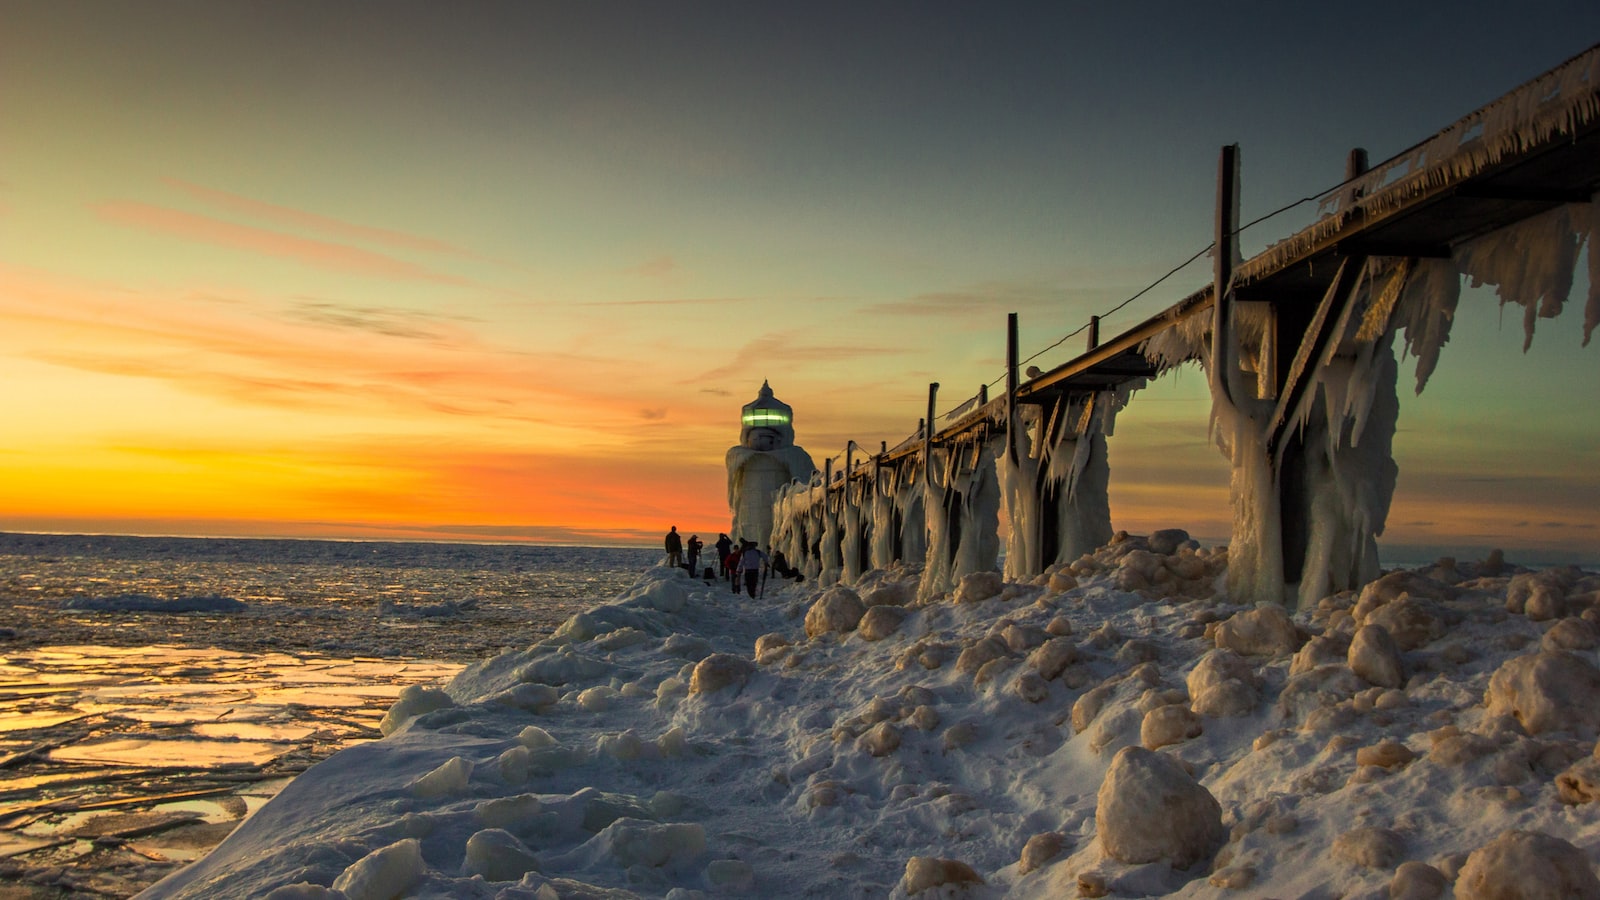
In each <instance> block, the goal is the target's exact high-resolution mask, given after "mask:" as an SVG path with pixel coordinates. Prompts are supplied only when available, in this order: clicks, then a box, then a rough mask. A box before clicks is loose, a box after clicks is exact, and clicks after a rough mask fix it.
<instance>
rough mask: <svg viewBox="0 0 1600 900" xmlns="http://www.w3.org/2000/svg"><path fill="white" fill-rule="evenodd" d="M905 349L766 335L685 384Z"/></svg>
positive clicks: (747, 344) (791, 333)
mask: <svg viewBox="0 0 1600 900" xmlns="http://www.w3.org/2000/svg"><path fill="white" fill-rule="evenodd" d="M909 352H910V350H908V349H907V348H904V347H885V346H873V345H864V344H855V345H852V344H811V343H806V342H804V341H802V340H801V339H800V338H799V336H798V333H797V332H786V333H776V334H766V335H762V336H761V337H759V338H756V339H755V340H753V341H750V342H749V343H746V344H745V345H744V346H742V347H740V348H739V349H738V350H737V351H735V352H734V355H733V359H731V360H729V361H728V362H727V363H726V364H724V365H721V366H717V367H716V368H714V369H710V370H709V371H705V372H701V373H700V374H698V375H696V376H694V377H693V378H688V379H685V380H684V381H682V382H680V383H682V384H694V383H696V382H705V381H717V380H719V379H722V378H728V377H731V376H734V375H748V374H750V373H752V372H755V373H759V372H761V371H762V370H763V369H766V370H771V369H773V368H777V367H783V368H803V367H806V366H814V365H820V364H826V363H837V362H845V361H848V360H856V359H864V358H868V357H874V356H893V355H900V354H905V353H909Z"/></svg>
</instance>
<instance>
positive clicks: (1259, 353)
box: [1207, 146, 1409, 604]
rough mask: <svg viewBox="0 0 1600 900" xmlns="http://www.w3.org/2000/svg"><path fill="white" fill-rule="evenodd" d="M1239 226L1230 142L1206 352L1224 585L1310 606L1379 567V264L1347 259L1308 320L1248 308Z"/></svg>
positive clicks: (1241, 597) (1386, 421)
mask: <svg viewBox="0 0 1600 900" xmlns="http://www.w3.org/2000/svg"><path fill="white" fill-rule="evenodd" d="M1237 223H1238V148H1237V147H1231V146H1230V147H1225V148H1223V151H1222V157H1221V161H1220V163H1219V167H1218V176H1217V246H1216V260H1217V262H1216V273H1215V283H1214V291H1215V294H1214V296H1215V300H1216V303H1215V319H1214V320H1213V329H1212V334H1211V352H1210V354H1209V356H1208V358H1207V364H1208V365H1207V370H1208V371H1207V374H1208V377H1209V381H1210V385H1211V395H1212V408H1213V416H1214V419H1215V421H1216V423H1217V424H1216V434H1217V440H1218V443H1219V445H1220V446H1221V448H1222V451H1223V453H1224V455H1226V456H1227V457H1228V459H1229V461H1230V463H1231V464H1232V475H1231V478H1230V482H1229V493H1230V495H1231V498H1232V506H1233V536H1232V539H1231V541H1230V543H1229V551H1228V592H1229V595H1230V596H1231V598H1232V599H1233V600H1234V601H1235V602H1242V603H1249V602H1262V601H1271V602H1275V603H1285V604H1296V603H1312V602H1315V601H1317V600H1319V599H1321V598H1322V597H1323V596H1326V595H1327V594H1328V593H1331V592H1334V591H1338V590H1343V589H1347V588H1354V587H1359V586H1360V585H1361V584H1363V583H1365V582H1366V581H1368V580H1370V579H1371V578H1373V577H1375V576H1376V575H1377V562H1378V560H1377V543H1376V537H1377V535H1378V534H1380V533H1381V532H1382V530H1383V524H1384V519H1385V518H1386V517H1387V515H1388V507H1389V498H1390V497H1391V496H1392V494H1393V491H1394V481H1395V479H1394V473H1395V466H1394V461H1393V458H1392V456H1391V453H1390V447H1391V443H1392V439H1393V435H1394V426H1395V419H1396V415H1397V413H1398V401H1397V400H1396V399H1395V378H1396V371H1397V370H1396V366H1395V362H1394V353H1393V350H1392V341H1393V336H1392V332H1391V331H1390V329H1389V325H1388V321H1387V315H1388V313H1387V312H1385V311H1383V310H1385V309H1386V308H1387V307H1388V306H1392V304H1388V305H1385V304H1379V307H1380V312H1378V313H1374V316H1375V317H1376V318H1378V319H1382V321H1365V322H1364V321H1362V314H1363V311H1365V310H1366V309H1367V307H1368V305H1369V300H1370V298H1371V297H1372V295H1373V292H1374V288H1373V286H1372V284H1371V282H1370V277H1371V276H1370V272H1369V269H1370V267H1369V266H1368V259H1367V258H1366V257H1365V256H1362V255H1348V256H1346V257H1345V258H1344V259H1343V260H1342V261H1341V263H1340V269H1339V271H1338V273H1337V275H1336V276H1335V277H1334V279H1333V281H1332V283H1331V284H1330V285H1329V286H1328V289H1327V292H1326V293H1325V294H1324V296H1323V298H1322V301H1321V303H1320V304H1319V305H1318V306H1317V308H1316V309H1315V311H1314V312H1313V313H1312V314H1311V315H1310V317H1309V318H1306V316H1305V315H1304V313H1299V314H1298V315H1297V316H1290V315H1279V314H1278V311H1277V310H1273V312H1272V314H1270V315H1254V316H1247V315H1243V314H1242V313H1241V310H1240V309H1239V307H1238V304H1237V302H1236V300H1235V298H1234V293H1233V289H1232V272H1233V267H1232V261H1233V260H1234V259H1235V258H1236V255H1237V252H1238V244H1237V230H1238V225H1237ZM1408 271H1409V266H1406V265H1400V266H1396V267H1393V268H1392V269H1391V271H1390V273H1389V278H1390V283H1388V284H1387V285H1386V286H1385V287H1384V288H1383V289H1384V290H1386V291H1387V290H1394V291H1398V290H1399V289H1400V286H1401V285H1402V284H1403V282H1404V279H1405V277H1406V273H1407V272H1408ZM1369 318H1372V317H1369ZM1291 321H1293V322H1295V323H1296V324H1295V325H1293V326H1289V325H1287V324H1286V323H1288V322H1291ZM1358 326H1360V327H1359V328H1358ZM1358 332H1359V334H1358ZM1291 346H1293V347H1294V348H1295V352H1294V357H1293V362H1292V363H1291V364H1290V365H1289V367H1288V369H1287V371H1279V367H1278V366H1277V365H1276V362H1275V360H1276V357H1277V353H1278V352H1279V350H1280V349H1281V350H1284V351H1287V350H1288V349H1289V347H1291ZM1268 357H1271V358H1272V359H1271V360H1269V359H1268ZM1251 373H1253V381H1254V383H1251V381H1252V378H1251V377H1247V376H1250V375H1251Z"/></svg>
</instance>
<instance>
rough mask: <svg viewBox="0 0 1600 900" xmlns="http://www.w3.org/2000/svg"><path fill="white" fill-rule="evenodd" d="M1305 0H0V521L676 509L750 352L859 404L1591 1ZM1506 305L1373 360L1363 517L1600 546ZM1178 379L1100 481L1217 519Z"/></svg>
mask: <svg viewBox="0 0 1600 900" xmlns="http://www.w3.org/2000/svg"><path fill="white" fill-rule="evenodd" d="M1311 6H1312V5H1310V4H1293V3H1278V4H1263V3H1223V4H1198V3H1178V2H1172V3H1139V2H1132V3H1107V4H1096V5H1089V4H1079V3H1070V2H1063V3H1049V4H1043V3H1041V4H998V5H993V4H991V5H982V4H970V3H948V4H947V3H840V4H833V3H810V2H808V3H803V4H752V3H717V4H706V3H687V4H683V3H657V2H649V3H610V2H598V3H536V2H530V3H460V4H457V3H430V4H421V3H417V4H411V3H398V2H386V3H355V2H348V3H328V2H307V3H296V2H284V0H272V2H259V3H257V2H234V0H229V2H223V3H218V2H214V0H200V2H174V0H155V2H148V3H114V2H13V0H0V385H4V388H3V390H0V421H3V423H4V427H3V430H0V530H23V531H96V532H125V533H143V534H150V533H155V534H175V533H176V534H202V535H212V534H215V535H289V536H326V537H401V538H407V537H415V538H427V539H471V540H506V539H531V540H541V541H552V540H553V541H580V542H608V543H613V542H625V541H633V540H650V541H654V540H656V539H658V535H659V534H660V533H662V532H664V531H665V530H666V527H667V526H668V525H669V524H676V525H677V526H678V527H679V529H680V530H681V531H684V532H686V533H689V532H699V533H701V534H702V535H703V536H704V535H706V534H707V533H709V534H711V535H713V536H714V535H715V533H716V532H717V531H719V530H723V529H725V528H727V527H728V526H727V522H728V518H729V514H728V511H727V509H726V505H725V489H724V478H725V475H724V472H723V468H722V459H723V453H724V451H725V450H726V449H727V448H728V447H729V446H730V445H731V444H733V443H734V442H736V440H737V438H738V432H739V422H738V413H739V407H740V406H741V405H742V404H744V403H746V402H748V401H749V400H751V399H753V398H754V397H755V394H756V390H757V389H758V388H759V387H760V385H761V382H762V380H763V379H770V381H771V384H772V386H773V388H774V390H775V391H776V393H777V395H778V397H779V398H781V399H783V400H784V401H786V402H788V403H790V404H791V405H793V406H794V408H795V428H796V432H797V437H798V440H799V443H801V444H802V445H803V446H805V447H806V448H807V449H808V450H810V451H811V453H812V455H813V457H815V458H816V459H817V462H818V464H819V465H820V464H821V462H822V459H823V458H824V457H827V456H830V455H833V454H835V453H842V451H843V448H844V446H845V443H846V441H848V440H851V439H854V440H856V441H857V442H858V443H860V444H861V445H863V446H867V447H876V446H877V445H878V442H879V441H883V440H887V441H889V442H890V443H891V444H893V443H895V442H897V441H898V440H899V439H900V438H902V437H904V436H905V435H906V434H908V433H910V432H911V431H912V430H913V429H914V428H915V427H916V423H917V419H918V417H919V416H921V415H922V408H923V405H924V404H925V400H926V392H927V385H928V383H929V382H930V381H938V382H941V383H942V384H943V385H944V387H943V389H942V391H941V404H940V407H941V410H942V409H945V408H948V407H950V406H952V405H954V404H955V403H958V402H960V401H961V400H962V399H964V398H965V397H967V396H970V395H971V394H972V393H974V392H975V391H976V390H977V388H978V386H979V385H980V384H982V383H984V382H990V381H993V380H994V379H995V378H996V377H998V376H999V375H1000V374H1001V371H1002V366H1003V360H1004V331H1005V316H1006V313H1008V312H1013V311H1015V312H1017V313H1019V314H1020V317H1021V323H1022V335H1023V337H1022V343H1023V354H1024V355H1025V356H1026V355H1030V354H1032V353H1034V352H1036V351H1039V350H1041V349H1043V348H1045V347H1046V346H1048V345H1049V344H1051V343H1052V342H1054V341H1055V340H1056V339H1058V338H1059V337H1061V336H1062V335H1064V334H1066V333H1067V332H1070V331H1072V330H1073V329H1076V328H1077V327H1078V326H1079V325H1081V324H1082V323H1083V322H1085V321H1086V320H1087V319H1088V317H1089V316H1090V315H1092V314H1096V313H1100V312H1102V311H1104V310H1106V309H1109V308H1110V307H1112V306H1115V305H1116V304H1117V303H1119V302H1121V301H1122V300H1123V299H1125V298H1127V297H1128V296H1130V295H1132V294H1133V293H1135V292H1136V291H1138V290H1139V289H1140V288H1142V287H1144V286H1145V285H1147V284H1149V283H1150V282H1152V281H1154V280H1155V279H1156V278H1158V277H1160V276H1161V275H1162V274H1163V273H1165V272H1166V271H1167V270H1169V269H1171V268H1172V267H1173V266H1175V265H1177V264H1178V263H1180V262H1182V261H1183V260H1184V259H1186V258H1188V257H1189V256H1190V255H1192V254H1193V253H1194V252H1195V251H1197V250H1199V249H1200V248H1202V247H1204V246H1205V245H1206V244H1207V243H1208V242H1209V241H1210V239H1211V230H1212V224H1211V222H1212V215H1213V212H1212V205H1213V201H1214V192H1215V184H1214V182H1215V169H1216V157H1217V151H1218V148H1219V147H1220V146H1221V145H1223V144H1227V143H1235V142H1237V143H1239V144H1240V145H1241V147H1242V157H1243V207H1244V208H1243V216H1244V219H1245V220H1247V221H1248V220H1249V219H1252V218H1255V217H1256V216H1258V215H1260V214H1262V213H1265V212H1267V211H1270V210H1272V209H1276V208H1277V207H1279V206H1282V205H1284V204H1286V203H1290V202H1292V201H1294V200H1297V199H1299V198H1301V197H1304V196H1307V195H1311V194H1317V193H1320V192H1322V191H1323V190H1325V189H1327V188H1329V187H1331V186H1332V185H1333V184H1335V183H1336V182H1337V181H1338V180H1339V179H1340V177H1341V175H1342V172H1343V166H1344V159H1345V156H1346V154H1347V152H1348V150H1349V149H1350V148H1351V147H1354V146H1363V147H1366V148H1367V149H1368V151H1369V153H1370V155H1371V158H1372V159H1373V160H1374V161H1377V160H1381V159H1384V158H1386V157H1388V156H1391V155H1393V154H1395V153H1397V152H1399V151H1401V150H1403V149H1405V148H1406V147H1408V146H1410V145H1412V144H1414V143H1416V142H1418V141H1420V140H1423V139H1425V138H1426V137H1428V136H1430V135H1431V134H1433V133H1434V132H1435V131H1437V130H1439V129H1440V128H1443V127H1445V126H1446V125H1449V124H1450V123H1451V122H1452V121H1454V120H1455V119H1457V118H1459V117H1460V116H1462V115H1464V114H1466V113H1468V112H1470V111H1472V110H1473V109H1475V108H1477V107H1479V106H1481V105H1482V104H1484V103H1486V102H1488V101H1490V100H1493V99H1495V98H1496V97H1498V96H1500V95H1502V94H1504V93H1506V92H1508V91H1510V90H1511V89H1513V88H1514V87H1516V86H1517V85H1519V84H1520V83H1522V82H1524V81H1526V80H1527V79H1529V78H1531V77H1533V76H1535V75H1538V74H1539V73H1541V72H1543V71H1545V70H1546V69H1549V68H1551V67H1553V66H1555V65H1558V64H1559V63H1561V62H1563V61H1564V60H1566V59H1567V58H1569V57H1570V56H1572V55H1574V54H1576V53H1579V52H1582V51H1583V50H1585V49H1587V48H1588V47H1589V46H1590V45H1592V44H1593V43H1595V42H1596V41H1600V4H1596V3H1593V2H1592V0H1588V2H1540V0H1530V2H1524V3H1519V4H1509V3H1505V2H1503V0H1497V2H1463V3H1454V4H1439V3H1410V4H1408V3H1395V2H1383V3H1375V2H1374V3H1369V2H1353V3H1343V4H1316V5H1315V8H1311ZM1447 8H1448V9H1449V10H1450V12H1449V13H1448V14H1444V13H1443V12H1441V11H1442V10H1444V9H1447ZM1310 215H1311V214H1310V212H1309V211H1308V210H1307V208H1306V207H1301V208H1300V209H1299V210H1297V211H1295V212H1294V213H1291V214H1288V215H1285V216H1281V217H1279V218H1277V219H1274V220H1272V221H1271V222H1269V223H1266V224H1264V225H1261V226H1257V227H1256V228H1255V229H1252V230H1251V231H1249V232H1247V233H1246V235H1245V252H1246V254H1247V255H1248V254H1250V253H1253V252H1256V251H1258V250H1259V249H1261V248H1262V247H1264V246H1265V245H1266V244H1267V243H1270V242H1271V241H1274V240H1277V239H1279V238H1282V237H1285V236H1287V235H1288V234H1290V233H1292V232H1293V231H1294V230H1296V229H1298V228H1300V227H1302V226H1304V225H1305V224H1307V223H1308V222H1309V221H1310ZM1207 266H1208V263H1207V261H1206V260H1203V259H1202V260H1201V261H1199V262H1196V263H1195V264H1194V265H1192V266H1190V267H1189V268H1186V269H1185V270H1183V271H1182V272H1180V273H1179V274H1178V275H1177V276H1175V277H1174V278H1173V279H1172V280H1170V281H1169V282H1167V283H1166V284H1165V285H1163V286H1162V287H1161V288H1158V289H1157V290H1155V291H1152V292H1151V293H1150V294H1149V295H1147V296H1145V297H1144V298H1142V299H1141V300H1139V301H1137V302H1136V303H1134V304H1132V305H1130V306H1129V307H1128V308H1127V309H1125V310H1124V311H1123V312H1121V313H1119V314H1117V316H1115V317H1112V318H1110V319H1108V320H1107V321H1106V322H1105V323H1104V324H1103V326H1102V327H1103V329H1105V330H1107V331H1114V330H1116V329H1118V328H1120V327H1125V326H1127V325H1130V324H1132V323H1134V322H1137V321H1139V320H1141V319H1143V318H1145V317H1146V316H1148V315H1150V314H1152V313H1154V312H1156V311H1158V310H1159V309H1161V308H1163V307H1164V306H1166V305H1169V304H1171V303H1172V302H1174V301H1175V300H1177V299H1179V298H1181V297H1182V296H1184V295H1186V294H1188V293H1189V292H1191V291H1193V290H1195V289H1196V288H1198V287H1200V286H1202V285H1203V284H1205V283H1206V281H1207V279H1208V277H1209V270H1208V267H1207ZM1585 287H1586V286H1585V285H1584V284H1583V283H1582V282H1581V280H1580V283H1579V285H1578V288H1577V290H1578V291H1582V290H1584V289H1585ZM1580 307H1581V304H1580ZM1520 322H1521V317H1520V310H1510V311H1507V312H1506V313H1505V314H1504V316H1503V317H1502V313H1501V311H1500V310H1499V309H1498V307H1497V305H1496V300H1495V298H1494V296H1493V294H1492V293H1491V292H1489V291H1487V290H1481V291H1473V292H1470V293H1468V294H1467V295H1466V296H1464V298H1463V301H1462V308H1461V311H1460V314H1459V319H1458V322H1457V327H1456V331H1455V333H1454V336H1453V338H1452V340H1451V342H1450V344H1449V346H1448V347H1446V349H1445V353H1444V356H1443V359H1442V362H1441V364H1440V367H1439V370H1438V372H1437V374H1436V375H1435V376H1434V379H1433V381H1432V382H1431V383H1430V385H1429V387H1428V389H1427V391H1426V392H1425V393H1424V394H1423V395H1422V396H1420V397H1414V396H1412V395H1411V393H1410V391H1409V389H1408V388H1407V386H1408V385H1409V384H1410V381H1411V380H1410V376H1409V372H1410V369H1409V367H1408V366H1407V364H1406V363H1402V371H1403V373H1404V374H1402V411H1401V422H1400V429H1401V431H1400V434H1399V435H1398V436H1397V438H1396V456H1397V460H1398V461H1399V464H1400V467H1401V474H1400V486H1399V490H1398V492H1397V495H1396V498H1395V504H1394V509H1393V511H1392V513H1391V516H1390V519H1389V530H1388V533H1387V535H1386V543H1391V544H1393V545H1394V546H1396V547H1399V546H1401V545H1412V544H1420V545H1428V546H1429V547H1436V548H1440V549H1442V550H1459V552H1461V553H1462V554H1463V555H1470V552H1471V550H1472V548H1479V547H1486V546H1505V547H1507V548H1508V550H1509V549H1511V548H1527V549H1528V550H1530V551H1534V550H1545V551H1548V552H1549V553H1553V554H1555V555H1557V556H1565V557H1569V558H1582V559H1586V560H1593V559H1600V550H1597V549H1596V548H1597V547H1600V449H1597V448H1600V414H1597V413H1596V412H1595V399H1596V398H1600V346H1595V347H1589V348H1582V347H1580V343H1581V337H1582V330H1581V325H1582V315H1581V308H1580V311H1579V312H1577V313H1574V312H1572V311H1571V310H1570V309H1569V311H1568V313H1567V314H1566V315H1565V316H1564V317H1562V318H1559V319H1555V320H1551V321H1542V322H1541V323H1540V326H1539V332H1538V333H1537V335H1536V336H1535V339H1534V342H1533V348H1532V350H1531V351H1530V352H1529V353H1527V354H1526V355H1524V354H1523V353H1522V351H1521V344H1522V332H1521V327H1520ZM1597 343H1600V342H1597ZM1081 347H1082V344H1081V339H1079V338H1074V339H1072V340H1070V341H1068V342H1066V343H1065V344H1063V345H1062V346H1061V347H1059V348H1057V349H1055V350H1053V351H1050V352H1049V353H1047V354H1045V355H1044V356H1041V357H1040V358H1039V359H1038V360H1036V361H1035V362H1036V363H1037V364H1040V365H1043V366H1044V367H1045V368H1048V367H1049V366H1051V365H1054V364H1057V363H1059V362H1062V361H1064V360H1065V359H1067V358H1069V357H1070V356H1071V355H1073V354H1075V353H1077V352H1078V351H1079V350H1081ZM1207 412H1208V403H1207V401H1206V399H1205V392H1204V378H1203V375H1202V374H1201V373H1200V372H1199V370H1197V369H1186V370H1183V371H1180V372H1179V373H1177V374H1176V375H1175V376H1169V377H1168V378H1166V379H1163V380H1162V381H1161V382H1158V383H1157V384H1155V385H1152V387H1151V388H1150V389H1148V390H1146V391H1144V392H1142V393H1141V394H1139V395H1138V396H1137V397H1136V398H1135V400H1134V403H1133V405H1132V406H1131V407H1130V408H1129V409H1128V410H1127V411H1126V412H1125V413H1124V414H1123V416H1122V418H1121V419H1119V421H1118V426H1117V431H1116V436H1115V437H1114V438H1113V439H1112V442H1111V466H1112V479H1113V480H1112V512H1113V520H1114V522H1113V524H1114V525H1115V526H1116V527H1118V528H1126V529H1129V530H1134V531H1142V530H1148V529H1150V528H1155V527H1164V526H1180V527H1187V528H1189V529H1190V530H1191V531H1192V532H1194V533H1196V534H1200V535H1206V536H1208V537H1211V538H1214V539H1226V534H1227V513H1226V496H1227V492H1226V486H1225V484H1226V470H1225V464H1224V462H1223V458H1222V456H1221V455H1220V453H1219V452H1218V451H1217V450H1216V449H1215V448H1213V447H1211V446H1209V444H1208V441H1207V437H1206V424H1207V422H1206V419H1207ZM1396 552H1399V551H1396ZM1391 555H1393V554H1391Z"/></svg>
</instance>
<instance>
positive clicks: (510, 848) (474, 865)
mask: <svg viewBox="0 0 1600 900" xmlns="http://www.w3.org/2000/svg"><path fill="white" fill-rule="evenodd" d="M537 871H539V860H538V859H537V858H535V857H534V855H533V851H531V850H529V849H528V848H527V845H525V844H523V843H522V842H521V841H519V840H517V838H516V835H513V834H512V833H511V832H509V831H505V830H503V829H500V828H485V829H484V830H482V831H479V832H477V833H476V834H474V835H473V836H472V837H470V838H467V851H466V858H465V859H463V860H462V862H461V874H463V875H482V876H483V877H484V879H485V880H488V881H515V880H517V879H519V878H521V877H522V876H523V874H524V873H526V872H537Z"/></svg>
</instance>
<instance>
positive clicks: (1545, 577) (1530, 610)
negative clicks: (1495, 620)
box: [1506, 571, 1567, 622]
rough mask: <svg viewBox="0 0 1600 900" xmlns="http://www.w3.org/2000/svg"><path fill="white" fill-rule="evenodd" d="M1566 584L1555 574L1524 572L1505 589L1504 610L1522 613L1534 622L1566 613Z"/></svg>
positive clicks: (1516, 576)
mask: <svg viewBox="0 0 1600 900" xmlns="http://www.w3.org/2000/svg"><path fill="white" fill-rule="evenodd" d="M1566 599H1567V584H1566V582H1565V580H1564V579H1563V578H1562V577H1561V575H1560V574H1559V573H1558V572H1556V571H1544V572H1523V573H1521V574H1519V575H1513V576H1511V582H1510V583H1509V584H1507V585H1506V610H1507V611H1508V612H1514V613H1524V614H1526V615H1527V616H1528V618H1530V619H1533V620H1534V621H1536V622H1541V621H1544V620H1546V619H1555V618H1560V617H1561V616H1562V615H1563V614H1565V612H1566Z"/></svg>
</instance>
